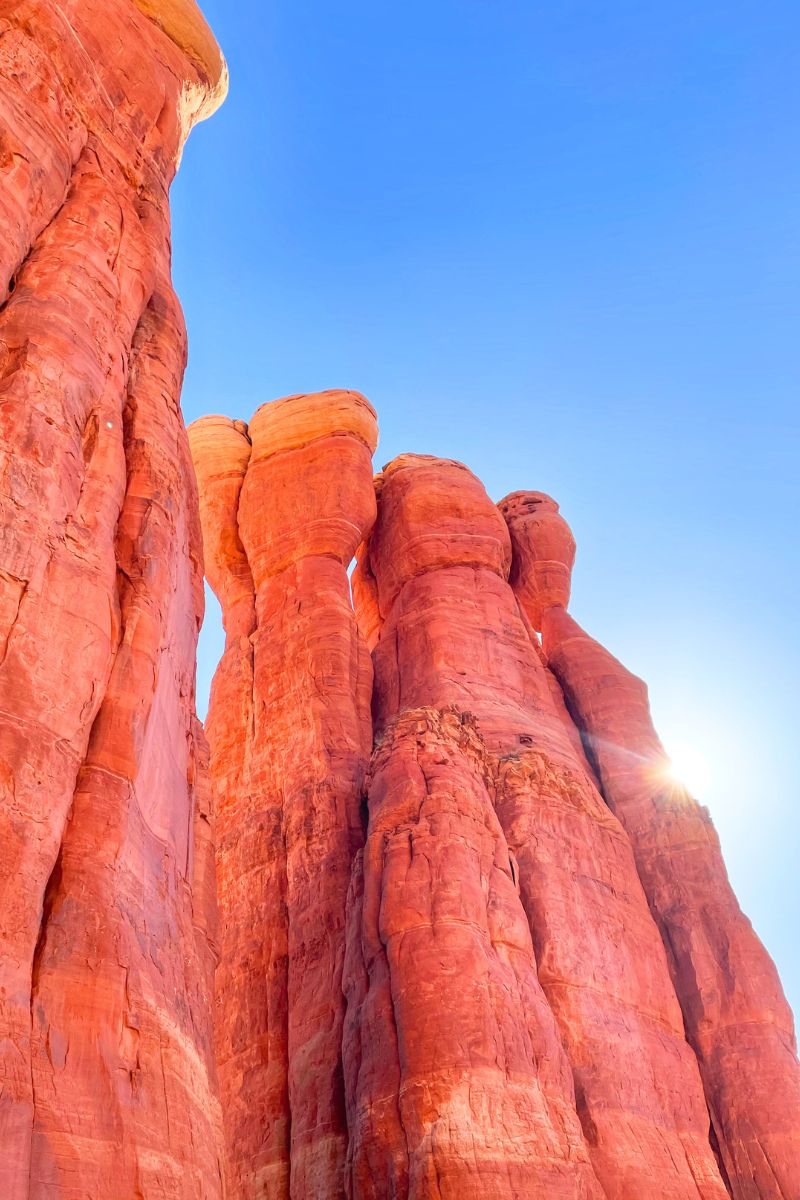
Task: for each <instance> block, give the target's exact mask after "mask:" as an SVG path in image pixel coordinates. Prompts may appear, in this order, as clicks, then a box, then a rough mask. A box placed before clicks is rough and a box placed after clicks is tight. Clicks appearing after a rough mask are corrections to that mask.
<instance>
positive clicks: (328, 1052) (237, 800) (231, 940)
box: [190, 392, 377, 1200]
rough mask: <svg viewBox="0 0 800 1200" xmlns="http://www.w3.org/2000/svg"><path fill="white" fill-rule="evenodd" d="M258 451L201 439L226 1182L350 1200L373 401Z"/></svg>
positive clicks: (220, 437)
mask: <svg viewBox="0 0 800 1200" xmlns="http://www.w3.org/2000/svg"><path fill="white" fill-rule="evenodd" d="M247 435H248V437H249V439H250V441H249V442H248V441H247V438H246V437H245V434H244V430H243V429H238V430H237V429H236V428H235V427H234V425H233V424H232V423H230V422H226V421H225V420H224V419H223V418H206V419H204V420H202V421H200V422H197V423H196V424H195V425H194V426H193V427H192V430H191V432H190V438H191V444H192V449H193V453H194V455H195V464H196V469H197V474H198V478H199V479H200V483H201V494H202V496H203V501H202V517H203V530H204V540H205V547H206V554H207V557H208V560H209V564H210V577H211V582H212V585H213V586H214V588H215V591H216V592H217V595H218V596H219V597H220V602H221V603H222V605H223V611H224V615H225V621H226V628H227V630H228V640H227V648H226V652H225V657H224V658H223V661H222V664H221V666H220V668H219V670H218V672H217V675H216V677H215V681H214V689H213V692H212V700H211V708H210V711H209V721H208V732H209V739H210V742H211V749H212V764H213V772H214V780H215V785H216V790H217V794H218V797H219V849H218V870H219V885H220V908H221V914H222V962H221V965H220V971H219V974H218V997H217V1013H218V1030H217V1043H218V1053H219V1061H220V1076H221V1084H222V1096H223V1107H224V1109H225V1120H226V1132H227V1139H228V1150H229V1157H230V1168H229V1174H230V1180H231V1187H232V1191H233V1194H234V1195H236V1196H242V1197H253V1198H255V1197H262V1196H269V1197H270V1200H272V1198H277V1197H288V1196H289V1195H290V1194H291V1195H292V1196H293V1197H306V1198H311V1197H317V1198H318V1200H323V1198H325V1200H328V1198H335V1197H337V1196H339V1197H341V1196H343V1195H344V1162H345V1154H346V1148H347V1125H346V1116H345V1104H344V1089H343V1079H342V1061H341V1059H342V1048H341V1047H342V1022H343V1018H344V996H343V993H342V962H343V954H344V924H345V906H346V899H347V889H348V885H349V881H350V871H351V864H352V860H353V856H354V854H355V852H356V850H357V849H358V848H359V847H360V846H361V844H362V842H363V828H362V814H361V796H362V789H363V776H364V772H365V769H366V766H367V763H368V761H369V755H370V751H371V748H372V726H371V720H370V695H371V689H372V670H371V664H370V660H369V655H368V653H367V650H366V647H365V646H364V644H363V642H362V640H361V638H360V636H359V634H358V631H357V629H356V623H355V616H354V614H353V610H352V606H351V603H350V588H349V582H348V578H347V568H348V566H349V564H350V562H351V560H352V558H353V555H354V554H355V551H356V548H357V546H358V544H359V542H360V541H361V540H362V539H363V538H364V537H365V536H366V535H367V534H368V532H369V530H370V528H371V526H372V523H373V521H374V519H375V495H374V490H373V486H372V467H371V456H372V451H373V450H374V448H375V443H376V440H377V426H376V422H375V414H374V412H373V410H372V408H371V407H370V406H369V404H368V403H367V402H366V400H364V398H363V397H361V396H358V395H357V394H356V393H353V392H326V393H321V394H319V395H313V396H292V397H289V398H287V399H285V400H277V401H274V402H273V403H271V404H266V405H264V406H263V407H262V408H260V409H259V410H258V412H257V413H256V414H255V416H254V417H253V419H252V421H251V422H250V426H249V430H248V431H247ZM250 442H251V443H252V445H250ZM237 530H238V531H239V533H240V534H241V542H240V541H239V536H238V533H237ZM251 572H252V575H251ZM251 578H252V579H253V580H254V582H255V587H254V594H255V616H254V620H253V621H252V628H249V629H248V619H250V618H246V617H245V616H243V614H244V613H246V612H252V609H248V604H249V603H250V601H251V598H252V596H253V586H252V585H251V584H250V579H251Z"/></svg>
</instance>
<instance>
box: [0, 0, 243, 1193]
mask: <svg viewBox="0 0 800 1200" xmlns="http://www.w3.org/2000/svg"><path fill="white" fill-rule="evenodd" d="M141 7H142V10H143V11H140V9H139V7H137V6H136V5H134V4H133V3H131V2H130V0H104V2H103V3H99V2H98V0H80V2H78V0H60V3H59V4H54V3H52V2H46V0H19V2H18V3H15V4H14V5H8V4H6V5H4V6H3V7H2V10H0V114H1V115H0V302H2V306H1V309H0V461H1V466H0V529H2V533H1V534H0V708H1V709H2V714H3V716H2V721H0V849H1V850H2V853H0V897H1V901H0V1088H1V1098H0V1151H1V1152H0V1195H2V1196H3V1197H4V1200H6V1198H7V1200H29V1198H30V1200H33V1198H34V1197H35V1198H36V1200H40V1198H41V1200H44V1198H45V1197H47V1198H51V1197H60V1196H65V1197H66V1196H78V1195H81V1196H92V1197H93V1198H95V1200H98V1198H108V1200H112V1198H118V1197H122V1196H124V1197H128V1196H130V1197H133V1196H156V1195H158V1196H161V1197H170V1198H173V1197H174V1198H177V1197H181V1198H184V1197H185V1198H187V1200H188V1198H189V1197H192V1198H199V1197H213V1196H218V1195H220V1194H221V1191H220V1184H219V1172H220V1159H221V1143H220V1136H219V1124H220V1114H219V1104H218V1101H217V1098H216V1084H215V1070H214V1065H213V1060H212V1046H211V995H212V979H213V968H214V962H215V949H214V930H215V898H214V892H215V888H214V878H213V875H214V870H213V857H212V856H213V844H212V816H213V814H212V810H211V800H210V791H209V788H208V780H207V762H206V753H205V749H204V738H203V733H202V730H201V729H200V727H199V725H198V723H197V722H196V720H195V718H194V671H195V645H196V638H197V630H198V625H199V621H200V619H201V614H202V558H201V554H202V551H201V542H200V529H199V522H198V518H197V496H196V488H195V482H194V477H193V472H192V467H191V462H190V459H189V455H188V447H187V442H186V437H185V432H184V429H183V422H182V419H181V414H180V409H179V404H178V399H179V394H180V387H181V379H182V375H183V369H184V363H185V356H186V343H185V333H184V329H183V323H182V318H181V313H180V309H179V306H178V304H177V301H176V299H175V296H174V294H173V291H172V287H171V283H170V265H169V259H170V255H169V204H168V188H169V184H170V181H171V178H172V175H173V174H174V170H175V166H176V162H177V159H178V156H179V154H180V148H181V145H182V142H183V140H184V138H185V137H186V135H187V133H188V131H189V128H190V126H191V123H192V121H193V120H194V119H195V118H197V117H199V116H201V115H204V114H205V113H207V112H209V111H210V110H211V109H212V108H213V106H214V105H215V103H216V102H217V101H218V99H220V98H221V96H222V94H223V92H224V86H225V81H224V76H225V72H224V63H223V60H222V58H221V56H220V54H219V51H218V50H217V48H216V46H215V44H214V42H213V39H212V38H211V36H210V34H209V33H208V30H207V28H206V27H205V25H204V23H203V22H202V19H201V18H200V16H199V13H198V12H197V10H196V9H195V7H194V5H193V4H192V3H182V4H180V5H178V4H173V5H172V6H169V15H168V16H167V14H166V8H167V6H164V11H162V8H161V6H160V5H156V4H145V5H142V6H141ZM145 12H146V13H147V14H148V15H144V14H145ZM162 17H163V18H164V19H163V20H162V19H161V18H162ZM189 41H191V43H192V48H191V49H188V42H189Z"/></svg>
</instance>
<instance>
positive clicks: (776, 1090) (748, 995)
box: [500, 493, 800, 1200]
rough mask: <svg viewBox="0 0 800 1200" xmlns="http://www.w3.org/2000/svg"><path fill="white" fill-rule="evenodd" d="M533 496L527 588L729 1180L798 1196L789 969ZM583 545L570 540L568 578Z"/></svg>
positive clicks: (566, 544) (798, 1106)
mask: <svg viewBox="0 0 800 1200" xmlns="http://www.w3.org/2000/svg"><path fill="white" fill-rule="evenodd" d="M526 495H530V496H531V497H532V501H531V503H533V504H535V505H536V506H537V507H538V506H539V505H540V502H541V496H540V495H539V493H516V496H515V497H511V498H509V499H510V500H512V501H515V503H511V504H510V503H509V501H508V500H507V501H503V502H502V503H501V505H500V508H501V510H502V511H503V512H504V513H505V515H506V519H507V520H508V522H509V528H510V531H511V537H512V541H513V544H514V551H515V566H514V572H513V575H512V578H513V579H514V581H515V590H516V591H517V594H518V595H519V597H520V601H521V603H523V604H524V605H525V606H526V608H527V610H528V611H529V612H536V613H537V614H538V615H539V624H538V626H537V627H538V628H540V629H541V631H542V635H543V644H544V650H545V654H546V657H547V661H548V664H549V666H550V667H551V668H552V670H553V672H554V673H555V675H556V676H557V678H558V680H559V682H560V683H561V685H562V687H563V690H564V694H565V696H566V700H567V703H568V706H569V709H570V711H571V713H572V715H573V717H574V718H575V721H576V722H577V724H578V726H579V727H580V729H581V731H582V733H583V737H584V740H585V743H586V746H587V749H588V753H589V757H590V759H591V761H592V762H593V764H594V765H595V767H596V770H597V775H598V777H599V779H600V784H601V787H602V790H603V795H604V796H605V799H606V801H607V802H608V804H609V806H610V807H611V809H612V810H613V812H614V813H616V815H617V816H618V817H619V819H620V820H621V822H622V824H623V825H624V827H625V830H626V832H627V834H628V837H629V838H630V842H631V845H632V847H633V850H634V854H635V856H636V865H637V868H638V871H639V875H640V878H641V880H642V883H643V886H644V889H645V892H646V894H647V898H648V902H649V904H650V907H651V910H652V912H653V915H654V917H655V919H656V922H657V924H658V927H659V929H660V931H661V934H662V937H663V941H664V945H665V947H666V950H667V957H668V961H669V965H670V971H671V974H672V979H673V982H674V985H675V990H676V993H677V996H678V999H679V1001H680V1004H681V1009H682V1012H683V1019H684V1024H685V1028H686V1035H687V1038H688V1041H689V1043H690V1045H691V1046H692V1047H693V1049H694V1051H695V1053H696V1056H697V1060H698V1063H699V1066H700V1072H701V1075H702V1079H703V1084H704V1088H705V1094H706V1098H707V1102H708V1107H709V1111H710V1116H711V1123H712V1127H713V1128H712V1140H713V1142H714V1145H715V1147H716V1148H717V1150H718V1153H719V1156H720V1160H721V1170H722V1174H723V1177H724V1179H725V1181H726V1183H727V1186H728V1189H729V1191H730V1193H731V1194H732V1195H733V1196H734V1197H735V1200H785V1197H787V1196H794V1195H796V1194H800V1069H798V1062H797V1056H796V1046H795V1037H794V1028H793V1021H792V1015H791V1012H790V1010H789V1007H788V1005H787V1003H786V1000H785V998H784V996H783V992H782V989H781V985H780V981H779V979H778V976H777V972H776V970H775V967H774V964H773V963H772V961H771V959H770V958H769V956H768V954H767V953H766V951H765V950H764V948H763V946H762V945H761V943H760V942H759V940H758V938H757V937H756V935H755V933H754V932H753V929H752V927H751V925H750V922H749V921H748V920H747V919H746V917H744V916H743V914H742V912H741V910H740V908H739V905H738V903H737V902H736V897H735V896H734V894H733V891H732V889H731V887H730V884H729V882H728V877H727V873H726V871H725V865H724V863H723V860H722V854H721V851H720V846H719V841H718V839H717V835H716V833H715V831H714V828H713V825H712V824H711V820H710V818H709V815H708V812H707V810H706V809H704V808H702V807H701V806H700V805H699V804H698V803H697V802H696V801H695V800H694V799H692V797H691V796H689V795H687V794H686V792H685V791H684V790H683V789H682V788H680V787H678V786H677V785H675V784H674V783H670V782H668V775H667V771H666V766H667V759H666V755H665V753H664V749H663V747H662V745H661V743H660V741H659V739H658V736H657V734H656V732H655V729H654V728H653V723H652V719H651V716H650V708H649V703H648V698H647V689H646V687H645V685H644V684H643V683H642V681H641V680H640V679H637V678H636V676H634V675H632V674H631V673H630V672H629V671H627V670H626V669H625V668H624V667H623V666H622V664H621V663H619V662H618V661H617V660H616V659H615V658H614V657H613V656H612V655H611V654H610V653H609V652H608V651H607V650H605V649H604V648H603V647H602V646H601V645H599V643H597V642H596V641H594V639H592V638H591V637H589V635H588V634H587V633H585V632H584V631H583V630H582V629H581V627H580V626H579V625H578V624H577V622H576V621H574V620H573V619H572V618H571V617H570V616H569V615H568V614H567V612H566V611H565V603H566V601H562V602H556V603H554V604H552V606H548V602H551V601H553V600H554V599H555V598H554V596H553V594H552V592H551V591H549V590H548V587H547V585H546V582H545V575H546V574H547V573H549V572H551V570H552V563H551V561H550V559H551V556H552V551H553V543H552V542H551V543H549V544H547V545H546V546H543V544H542V543H541V542H539V541H537V539H531V538H528V537H526V530H525V520H526V518H525V517H524V516H523V515H521V514H523V513H524V512H525V508H526V503H525V501H524V497H525V496H526ZM551 503H552V502H551ZM570 542H571V539H569V540H568V539H567V538H566V536H565V537H564V538H563V539H562V542H561V547H562V548H561V563H560V565H561V570H562V572H563V573H564V574H565V575H566V576H568V574H569V571H570V569H571V567H572V562H573V558H574V553H573V552H572V550H571V548H570ZM540 557H543V558H545V559H547V560H548V561H547V562H546V563H545V564H544V566H542V564H541V563H540V561H539V559H540Z"/></svg>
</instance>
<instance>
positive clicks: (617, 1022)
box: [361, 455, 725, 1200]
mask: <svg viewBox="0 0 800 1200" xmlns="http://www.w3.org/2000/svg"><path fill="white" fill-rule="evenodd" d="M378 493H379V502H378V519H377V522H376V525H375V529H374V531H373V534H372V537H371V538H370V541H369V572H370V574H371V575H372V577H373V578H374V580H375V583H376V593H377V603H378V610H379V614H380V618H381V620H382V621H383V626H382V629H381V633H380V638H379V641H378V643H377V645H376V648H375V652H374V661H375V695H374V699H373V712H374V715H375V720H376V730H375V732H376V736H377V738H378V739H380V738H381V737H383V736H384V735H385V732H386V731H387V729H388V728H389V727H390V726H391V723H392V722H393V721H394V720H395V719H396V717H397V716H398V714H400V713H402V712H404V711H407V710H414V709H417V708H423V707H425V708H434V709H444V708H448V707H451V706H452V707H454V708H455V709H456V710H457V711H459V712H462V713H466V714H469V715H470V716H471V717H473V718H475V719H476V720H477V726H478V729H479V731H480V734H481V736H482V739H483V743H484V746H485V751H486V765H487V770H488V772H489V774H490V777H491V789H492V799H493V803H494V808H495V811H496V813H497V817H498V819H499V822H500V826H501V827H502V830H503V833H504V835H505V839H506V841H507V843H508V846H509V849H510V851H511V854H512V856H513V861H514V864H515V866H514V871H515V877H516V879H517V881H518V886H519V892H520V899H521V903H522V907H523V909H524V912H525V915H526V917H527V921H528V924H529V927H530V931H531V935H532V940H533V946H534V949H535V953H536V961H537V964H538V974H539V979H540V982H541V985H542V987H543V989H544V993H545V995H546V997H547V1000H548V1002H549V1005H550V1007H551V1009H552V1011H553V1013H554V1014H555V1017H556V1019H557V1022H558V1026H559V1029H560V1033H561V1037H562V1039H563V1043H564V1046H565V1049H566V1052H567V1055H568V1058H569V1061H570V1063H571V1066H572V1071H573V1076H574V1081H575V1091H576V1104H577V1110H578V1113H579V1116H580V1119H581V1123H582V1126H583V1132H584V1137H585V1141H586V1144H587V1147H588V1152H589V1154H590V1157H591V1161H592V1164H593V1167H594V1171H595V1173H596V1175H597V1178H598V1179H599V1181H600V1183H601V1184H602V1186H603V1189H604V1191H605V1194H606V1195H607V1196H609V1197H614V1198H615V1200H616V1198H622V1197H625V1198H628V1197H634V1196H641V1195H645V1194H647V1195H648V1196H649V1197H651V1198H653V1200H655V1198H656V1197H663V1198H666V1197H670V1198H673V1197H674V1198H676V1200H677V1198H679V1197H686V1198H689V1197H698V1196H703V1197H712V1196H716V1197H723V1196H724V1195H725V1192H724V1187H723V1185H722V1182H721V1180H720V1177H719V1172H718V1170H717V1166H716V1163H715V1161H714V1156H713V1154H712V1152H711V1149H710V1147H709V1142H708V1112H707V1109H706V1105H705V1101H704V1098H703V1092H702V1087H701V1084H700V1078H699V1074H698V1070H697V1064H696V1062H695V1059H694V1055H693V1054H692V1052H691V1050H690V1048H689V1047H688V1046H687V1044H686V1041H685V1039H684V1034H683V1024H682V1018H681V1012H680V1008H679V1006H678V1003H677V1000H676V997H675V993H674V989H673V986H672V983H671V980H670V976H669V971H668V967H667V960H666V954H665V951H664V947H663V945H662V942H661V939H660V937H659V934H658V930H657V928H656V925H655V923H654V922H653V920H652V917H651V914H650V912H649V909H648V906H647V901H646V899H645V896H644V893H643V891H642V887H641V883H640V881H639V878H638V875H637V873H636V867H635V863H634V859H633V854H632V852H631V848H630V844H629V842H628V839H627V837H626V835H625V833H624V831H623V829H622V827H621V826H620V824H619V822H618V821H617V820H616V818H615V817H614V816H613V814H612V813H611V812H610V811H609V809H608V808H607V806H606V805H605V803H604V801H603V798H602V797H601V795H600V794H599V792H598V791H597V789H596V787H595V785H594V783H593V781H592V779H591V777H590V776H589V775H588V773H587V771H586V770H585V767H584V764H583V761H582V759H581V757H580V756H579V755H578V754H577V753H576V750H575V747H574V745H573V742H572V741H571V739H570V736H569V732H568V729H567V726H566V723H565V714H564V713H563V709H562V710H559V708H557V706H556V705H555V704H554V702H553V697H552V687H551V681H550V680H549V679H548V677H547V673H546V671H545V668H544V666H543V664H542V661H541V658H540V657H539V655H538V654H537V653H536V650H535V648H534V645H533V642H532V639H531V635H530V629H529V626H527V624H526V622H525V621H524V620H523V618H522V616H521V614H520V610H519V605H518V603H517V600H516V598H515V596H514V592H513V591H512V589H511V587H510V586H509V584H508V582H507V578H508V574H509V569H510V565H511V543H510V539H509V534H508V530H507V528H506V525H505V522H504V521H503V519H502V517H501V515H500V514H499V512H498V511H497V508H496V507H495V505H494V504H492V502H491V501H490V500H489V498H488V496H487V495H486V492H485V491H484V489H483V487H482V485H481V484H480V482H479V481H478V480H477V479H476V478H475V476H474V475H472V474H471V472H469V471H468V470H467V469H466V468H465V467H463V466H462V465H461V464H459V463H453V462H447V461H443V460H441V459H431V458H425V457H420V456H415V455H405V456H402V457H401V458H399V459H396V460H395V461H394V462H393V463H391V464H390V465H389V466H388V467H387V468H385V470H384V471H383V474H382V476H381V477H380V478H379V481H378ZM365 567H366V564H365V563H364V562H362V565H361V570H362V572H363V571H364V570H365ZM370 804H371V805H372V800H371V798H370ZM370 819H372V810H371V811H370ZM370 836H371V828H370ZM368 845H369V841H368ZM423 883H424V881H423ZM427 902H428V901H427V898H426V895H425V890H424V886H422V885H421V887H420V895H419V897H417V904H418V905H423V904H426V903H427Z"/></svg>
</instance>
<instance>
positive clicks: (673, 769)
mask: <svg viewBox="0 0 800 1200" xmlns="http://www.w3.org/2000/svg"><path fill="white" fill-rule="evenodd" d="M668 753H669V758H670V765H669V775H670V778H671V779H674V781H675V782H676V783H680V784H682V785H683V787H685V788H686V790H687V791H688V792H691V794H692V795H693V796H696V797H697V798H698V799H701V800H702V799H703V797H704V796H705V794H706V792H707V791H708V788H709V786H710V784H711V770H710V767H709V765H708V760H707V759H706V757H705V755H703V754H702V753H701V752H700V751H699V750H697V749H696V747H694V746H689V745H687V744H685V743H681V742H677V743H674V744H673V745H671V746H670V747H669V749H668Z"/></svg>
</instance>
